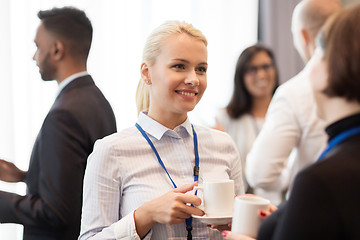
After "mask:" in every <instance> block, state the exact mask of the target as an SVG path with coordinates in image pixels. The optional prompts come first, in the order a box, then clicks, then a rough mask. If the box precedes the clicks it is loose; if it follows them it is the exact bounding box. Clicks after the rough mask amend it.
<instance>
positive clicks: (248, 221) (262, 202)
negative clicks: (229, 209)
mask: <svg viewBox="0 0 360 240" xmlns="http://www.w3.org/2000/svg"><path fill="white" fill-rule="evenodd" d="M269 207H270V201H269V200H267V199H265V198H261V197H253V196H245V195H244V196H238V197H236V198H235V203H234V214H233V218H232V225H231V231H232V232H234V233H238V234H244V235H247V236H250V237H253V238H256V237H257V233H258V230H259V227H260V225H261V222H262V220H261V218H260V215H259V211H260V210H264V211H267V210H269Z"/></svg>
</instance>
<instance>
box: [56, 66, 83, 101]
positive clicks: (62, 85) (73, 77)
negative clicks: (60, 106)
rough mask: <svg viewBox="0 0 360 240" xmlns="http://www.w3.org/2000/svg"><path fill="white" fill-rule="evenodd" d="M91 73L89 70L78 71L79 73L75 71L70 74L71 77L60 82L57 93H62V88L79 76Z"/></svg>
mask: <svg viewBox="0 0 360 240" xmlns="http://www.w3.org/2000/svg"><path fill="white" fill-rule="evenodd" d="M86 75H89V73H88V72H87V71H83V72H78V73H74V74H73V75H70V76H69V77H67V78H65V79H64V80H63V81H62V82H61V83H60V84H59V88H58V91H57V95H59V94H60V92H61V90H63V89H64V87H66V85H68V84H69V83H71V82H72V81H73V80H75V79H76V78H79V77H83V76H86Z"/></svg>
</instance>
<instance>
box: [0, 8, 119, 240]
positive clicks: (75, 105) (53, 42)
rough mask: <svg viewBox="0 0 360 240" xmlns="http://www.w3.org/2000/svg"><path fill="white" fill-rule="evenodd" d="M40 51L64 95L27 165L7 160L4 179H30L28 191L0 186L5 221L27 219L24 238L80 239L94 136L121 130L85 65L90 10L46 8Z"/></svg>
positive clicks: (0, 165) (0, 215)
mask: <svg viewBox="0 0 360 240" xmlns="http://www.w3.org/2000/svg"><path fill="white" fill-rule="evenodd" d="M38 17H39V18H40V19H41V23H40V25H39V27H38V30H37V33H36V37H35V43H36V46H37V51H36V53H35V55H34V60H35V61H36V63H37V65H38V67H39V71H40V74H41V77H42V79H43V80H45V81H48V80H56V81H57V82H58V84H59V93H58V96H57V98H56V100H55V102H54V104H53V106H52V107H51V109H50V111H49V113H48V115H47V116H46V118H45V120H44V123H43V125H42V128H41V130H40V132H39V134H38V136H37V139H36V142H35V145H34V147H33V151H32V155H31V159H30V165H29V170H28V172H24V171H21V170H19V169H18V168H17V167H16V166H15V165H14V164H12V163H10V162H7V161H4V160H1V161H0V180H3V181H7V182H20V181H24V182H25V183H26V184H27V194H26V195H25V196H20V195H17V194H13V193H9V192H3V191H0V222H1V223H19V224H22V225H24V239H26V240H32V239H36V240H39V239H64V240H65V239H66V240H72V239H77V237H78V235H79V231H80V218H81V205H82V187H83V176H84V172H85V167H86V161H87V157H88V156H89V154H90V153H91V152H92V150H93V145H94V143H95V141H96V140H97V139H99V138H102V137H104V136H106V135H109V134H111V133H114V132H116V122H115V116H114V113H113V111H112V108H111V106H110V104H109V102H108V101H107V100H106V99H105V97H104V96H103V94H102V93H101V91H100V90H99V89H98V88H97V87H96V85H95V84H94V81H93V80H92V78H91V76H90V75H89V74H88V73H87V72H86V62H87V57H88V53H89V50H90V46H91V41H92V25H91V23H90V21H89V19H88V18H87V16H86V15H85V13H84V12H83V11H80V10H78V9H75V8H69V7H65V8H54V9H52V10H48V11H40V12H39V13H38Z"/></svg>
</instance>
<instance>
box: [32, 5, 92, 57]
mask: <svg viewBox="0 0 360 240" xmlns="http://www.w3.org/2000/svg"><path fill="white" fill-rule="evenodd" d="M38 17H39V18H40V19H41V20H42V23H43V25H44V27H45V29H46V30H47V31H49V32H50V33H52V34H54V36H56V37H58V38H59V40H62V41H63V42H64V44H65V45H66V46H67V47H68V48H69V50H70V53H71V54H72V55H73V56H78V57H81V58H83V59H84V60H86V59H87V57H88V55H89V51H90V46H91V41H92V33H93V28H92V25H91V22H90V20H89V18H88V17H87V16H86V14H85V12H84V11H82V10H79V9H77V8H73V7H63V8H53V9H50V10H46V11H39V13H38Z"/></svg>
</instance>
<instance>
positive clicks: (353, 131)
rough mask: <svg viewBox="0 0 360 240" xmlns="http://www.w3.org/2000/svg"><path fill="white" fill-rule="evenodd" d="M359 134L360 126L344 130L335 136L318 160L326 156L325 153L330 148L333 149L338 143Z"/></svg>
mask: <svg viewBox="0 0 360 240" xmlns="http://www.w3.org/2000/svg"><path fill="white" fill-rule="evenodd" d="M357 134H360V127H354V128H350V129H349V130H346V131H345V132H342V133H340V134H339V135H337V136H336V137H334V138H333V139H332V140H331V141H330V142H329V144H328V146H327V147H326V149H325V150H324V151H323V153H322V154H321V155H320V157H319V159H318V162H320V161H321V160H322V159H323V158H324V157H325V155H326V154H328V153H329V152H330V150H331V149H333V148H334V147H335V146H336V145H338V144H339V143H341V142H343V141H345V140H346V139H348V138H350V137H352V136H355V135H357Z"/></svg>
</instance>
